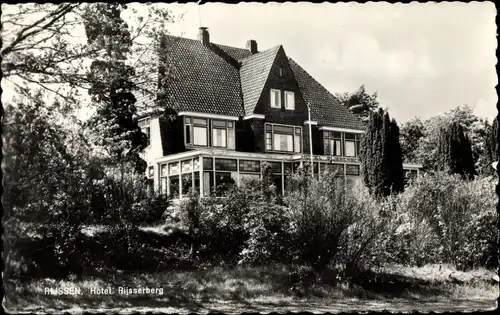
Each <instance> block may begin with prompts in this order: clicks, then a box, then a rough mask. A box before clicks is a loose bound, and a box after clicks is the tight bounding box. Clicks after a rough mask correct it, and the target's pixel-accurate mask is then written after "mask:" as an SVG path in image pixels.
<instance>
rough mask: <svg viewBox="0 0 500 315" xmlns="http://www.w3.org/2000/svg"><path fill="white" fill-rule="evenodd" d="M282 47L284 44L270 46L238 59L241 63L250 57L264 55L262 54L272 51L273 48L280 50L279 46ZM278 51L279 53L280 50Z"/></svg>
mask: <svg viewBox="0 0 500 315" xmlns="http://www.w3.org/2000/svg"><path fill="white" fill-rule="evenodd" d="M280 47H282V45H276V46H273V47H271V48H268V49H266V50H263V51H259V52H258V53H255V54H252V55H250V56H248V57H245V58H243V59H240V60H238V62H240V63H241V62H243V61H245V60H247V59H250V58H252V57H255V56H262V55H261V54H264V53H268V52H270V51H271V50H273V49H276V50H279V48H280ZM276 53H278V51H276Z"/></svg>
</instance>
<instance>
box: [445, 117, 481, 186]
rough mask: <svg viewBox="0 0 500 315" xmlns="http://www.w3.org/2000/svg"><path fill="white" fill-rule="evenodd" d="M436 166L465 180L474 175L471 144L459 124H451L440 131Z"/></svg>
mask: <svg viewBox="0 0 500 315" xmlns="http://www.w3.org/2000/svg"><path fill="white" fill-rule="evenodd" d="M438 166H439V169H440V170H443V171H447V172H449V173H451V174H460V175H461V176H462V177H463V178H467V179H472V178H474V175H476V171H475V168H474V158H473V156H472V146H471V142H470V140H469V137H468V136H467V135H466V134H465V132H464V130H463V128H462V126H461V125H460V123H459V122H452V123H451V124H450V125H448V126H447V127H443V128H441V130H440V136H439V144H438Z"/></svg>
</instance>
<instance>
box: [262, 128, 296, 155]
mask: <svg viewBox="0 0 500 315" xmlns="http://www.w3.org/2000/svg"><path fill="white" fill-rule="evenodd" d="M301 134H302V131H301V129H300V127H295V128H294V127H293V126H284V125H274V124H266V135H265V137H266V138H265V142H266V151H279V152H297V153H300V152H301V149H302V148H301V143H302V135H301Z"/></svg>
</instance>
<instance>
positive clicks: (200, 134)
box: [193, 126, 208, 146]
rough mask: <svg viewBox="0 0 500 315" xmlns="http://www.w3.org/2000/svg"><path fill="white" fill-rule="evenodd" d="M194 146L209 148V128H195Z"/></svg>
mask: <svg viewBox="0 0 500 315" xmlns="http://www.w3.org/2000/svg"><path fill="white" fill-rule="evenodd" d="M193 144H194V145H201V146H207V144H208V141H207V128H206V127H197V126H194V127H193Z"/></svg>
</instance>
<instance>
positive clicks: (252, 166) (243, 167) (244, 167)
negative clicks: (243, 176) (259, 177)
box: [240, 160, 260, 173]
mask: <svg viewBox="0 0 500 315" xmlns="http://www.w3.org/2000/svg"><path fill="white" fill-rule="evenodd" d="M240 172H249V173H260V161H254V160H240Z"/></svg>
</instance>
